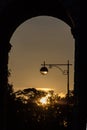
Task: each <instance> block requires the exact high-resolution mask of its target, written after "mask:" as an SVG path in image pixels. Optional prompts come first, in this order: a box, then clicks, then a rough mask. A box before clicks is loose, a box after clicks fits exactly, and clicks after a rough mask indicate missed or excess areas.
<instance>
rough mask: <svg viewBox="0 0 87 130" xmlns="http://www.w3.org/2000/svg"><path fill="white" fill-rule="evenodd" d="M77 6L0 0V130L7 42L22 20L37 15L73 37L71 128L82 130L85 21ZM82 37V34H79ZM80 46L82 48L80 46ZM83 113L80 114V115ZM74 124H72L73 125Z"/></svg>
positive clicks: (74, 1) (86, 64) (72, 0)
mask: <svg viewBox="0 0 87 130" xmlns="http://www.w3.org/2000/svg"><path fill="white" fill-rule="evenodd" d="M80 7H81V3H80V2H79V1H78V0H70V1H69V0H66V1H63V0H58V1H56V0H55V1H54V2H53V1H52V2H51V1H49V0H48V1H34V0H33V1H28V0H9V1H7V0H1V2H0V102H1V105H0V114H1V115H2V116H1V117H0V122H2V123H1V124H2V125H1V128H3V129H4V130H5V129H6V126H5V125H4V123H6V118H5V114H4V113H5V112H6V94H7V84H8V60H9V51H10V49H11V44H10V43H9V41H10V38H11V36H12V34H13V33H14V31H15V29H16V28H17V27H18V26H19V25H20V24H21V23H23V22H24V21H25V20H27V19H29V18H32V17H35V16H41V15H47V16H53V17H56V18H59V19H61V20H63V21H64V22H65V23H67V24H68V25H69V26H70V27H71V32H72V35H73V37H74V38H75V70H74V71H75V73H74V75H75V76H74V77H75V78H74V90H75V112H74V113H75V115H74V117H73V118H74V121H75V122H74V123H73V124H74V125H73V126H74V129H75V130H84V129H85V126H86V125H85V123H86V122H85V120H86V112H85V111H86V103H85V102H84V100H85V99H86V87H85V86H86V76H85V74H86V73H87V71H86V70H87V69H86V67H87V62H86V59H84V57H85V56H86V53H87V51H86V48H87V47H86V44H85V42H86V40H87V39H86V36H85V34H84V33H83V32H84V29H85V30H86V26H87V25H86V20H85V21H84V24H83V19H85V18H84V16H83V14H84V13H85V12H84V10H83V12H80ZM83 34H84V35H83ZM83 43H84V45H83ZM83 111H84V113H83ZM75 123H76V124H75Z"/></svg>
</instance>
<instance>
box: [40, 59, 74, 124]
mask: <svg viewBox="0 0 87 130" xmlns="http://www.w3.org/2000/svg"><path fill="white" fill-rule="evenodd" d="M41 65H42V66H43V67H41V69H40V73H41V74H43V75H46V74H47V73H48V68H47V67H46V66H48V67H49V68H52V67H56V68H58V69H59V70H60V71H61V72H62V73H63V74H64V75H67V111H68V107H69V90H70V89H69V67H70V66H71V65H72V64H70V63H69V60H68V61H67V63H66V64H45V61H44V64H41ZM60 66H62V67H63V66H66V67H67V69H66V70H64V69H62V68H61V67H60ZM68 113H69V112H67V116H68V117H67V118H69V115H68ZM68 124H69V121H67V125H68Z"/></svg>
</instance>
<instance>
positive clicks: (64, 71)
mask: <svg viewBox="0 0 87 130" xmlns="http://www.w3.org/2000/svg"><path fill="white" fill-rule="evenodd" d="M54 67H56V68H58V69H59V70H60V71H61V72H62V73H63V74H64V75H67V70H63V69H62V68H61V67H59V66H58V65H55V66H54Z"/></svg>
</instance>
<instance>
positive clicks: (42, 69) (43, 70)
mask: <svg viewBox="0 0 87 130" xmlns="http://www.w3.org/2000/svg"><path fill="white" fill-rule="evenodd" d="M40 72H41V74H43V75H46V74H47V73H48V69H47V67H45V66H44V67H42V68H41V69H40Z"/></svg>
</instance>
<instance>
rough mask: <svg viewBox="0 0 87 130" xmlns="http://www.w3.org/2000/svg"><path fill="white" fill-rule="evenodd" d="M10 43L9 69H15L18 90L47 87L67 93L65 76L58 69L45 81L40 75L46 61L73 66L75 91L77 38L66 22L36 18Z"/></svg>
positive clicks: (71, 83)
mask: <svg viewBox="0 0 87 130" xmlns="http://www.w3.org/2000/svg"><path fill="white" fill-rule="evenodd" d="M10 43H11V44H12V45H13V48H12V50H11V52H10V68H13V69H14V70H12V74H11V76H13V79H12V81H11V82H13V84H14V88H15V87H16V90H17V89H21V88H22V89H24V88H28V87H35V88H41V87H42V88H45V87H47V88H52V89H54V90H57V92H58V91H59V93H61V92H63V93H66V77H65V76H63V75H62V74H61V73H60V72H59V70H56V69H54V70H53V69H52V70H50V74H49V75H48V76H47V77H45V78H44V77H42V76H41V75H40V73H39V68H40V64H41V63H42V62H43V60H46V62H50V63H67V60H68V59H69V60H70V62H72V63H73V66H72V67H71V68H70V76H71V79H70V86H71V87H70V89H73V84H74V83H73V82H74V39H73V37H72V35H71V32H70V27H69V26H68V25H67V24H66V23H65V22H63V21H61V20H59V19H58V18H55V17H52V16H45V15H44V16H37V17H33V18H31V19H29V20H26V21H25V22H24V23H22V24H21V25H20V26H19V27H18V28H17V29H16V31H15V32H14V34H13V36H12V38H11V40H10ZM12 51H13V52H12ZM11 53H13V54H11ZM11 55H12V57H11ZM64 69H66V68H64ZM18 72H19V73H18ZM58 73H59V74H58ZM20 77H21V78H20ZM17 79H18V80H17ZM62 79H63V82H62ZM52 80H53V81H52ZM24 82H25V83H24ZM46 82H47V83H46ZM42 83H43V84H42ZM61 83H62V84H61ZM60 86H61V87H60Z"/></svg>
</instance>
